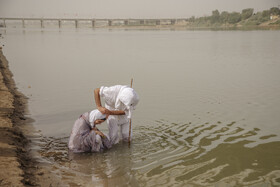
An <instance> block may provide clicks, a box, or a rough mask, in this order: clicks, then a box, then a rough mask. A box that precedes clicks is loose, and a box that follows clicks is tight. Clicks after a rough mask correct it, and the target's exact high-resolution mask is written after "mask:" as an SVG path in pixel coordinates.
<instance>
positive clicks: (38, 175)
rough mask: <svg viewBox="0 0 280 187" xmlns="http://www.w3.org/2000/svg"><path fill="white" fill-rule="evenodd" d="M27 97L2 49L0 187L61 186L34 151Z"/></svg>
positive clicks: (0, 52)
mask: <svg viewBox="0 0 280 187" xmlns="http://www.w3.org/2000/svg"><path fill="white" fill-rule="evenodd" d="M26 110H27V97H25V96H24V95H23V94H22V93H20V92H19V91H17V88H16V85H15V82H14V80H13V74H12V73H11V71H10V70H9V66H8V61H7V59H6V58H5V56H4V55H3V51H2V49H1V48H0V186H60V182H59V180H58V179H56V178H55V176H54V174H52V172H51V171H50V169H49V167H47V166H43V165H42V164H40V163H39V162H37V161H36V159H35V157H34V154H32V153H31V151H30V150H31V149H30V144H31V141H30V140H29V138H27V137H28V136H30V135H31V134H32V129H28V128H30V127H26V126H27V124H28V123H29V124H30V121H32V119H29V118H27V117H25V116H24V114H25V112H26Z"/></svg>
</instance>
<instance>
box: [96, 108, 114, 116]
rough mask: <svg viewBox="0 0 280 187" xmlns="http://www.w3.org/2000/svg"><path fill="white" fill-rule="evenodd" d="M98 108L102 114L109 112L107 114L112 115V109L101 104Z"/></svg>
mask: <svg viewBox="0 0 280 187" xmlns="http://www.w3.org/2000/svg"><path fill="white" fill-rule="evenodd" d="M97 109H98V110H99V111H100V112H101V113H102V114H107V115H110V114H111V111H110V110H108V109H107V108H105V107H102V106H99V107H97Z"/></svg>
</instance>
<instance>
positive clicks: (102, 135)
mask: <svg viewBox="0 0 280 187" xmlns="http://www.w3.org/2000/svg"><path fill="white" fill-rule="evenodd" d="M95 133H96V134H98V135H99V136H101V137H102V138H105V135H104V134H103V133H102V132H101V131H98V130H96V131H95Z"/></svg>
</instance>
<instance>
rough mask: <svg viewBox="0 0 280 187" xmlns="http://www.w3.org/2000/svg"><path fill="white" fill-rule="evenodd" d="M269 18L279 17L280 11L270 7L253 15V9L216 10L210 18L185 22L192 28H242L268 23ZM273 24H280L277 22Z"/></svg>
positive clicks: (191, 19)
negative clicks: (239, 26) (226, 26)
mask: <svg viewBox="0 0 280 187" xmlns="http://www.w3.org/2000/svg"><path fill="white" fill-rule="evenodd" d="M271 16H280V9H279V8H277V7H272V8H270V9H269V10H264V11H262V12H256V13H254V9H253V8H247V9H243V10H242V12H241V13H240V12H227V11H223V12H221V13H220V12H219V11H218V10H214V11H212V15H211V16H204V17H199V18H195V17H194V16H192V17H191V18H189V19H187V21H188V22H189V23H190V24H191V25H193V26H221V25H227V24H230V25H236V24H237V23H238V24H241V25H244V26H254V25H260V24H261V23H263V22H266V21H269V20H270V18H271ZM274 24H280V21H279V20H278V21H277V22H275V23H274Z"/></svg>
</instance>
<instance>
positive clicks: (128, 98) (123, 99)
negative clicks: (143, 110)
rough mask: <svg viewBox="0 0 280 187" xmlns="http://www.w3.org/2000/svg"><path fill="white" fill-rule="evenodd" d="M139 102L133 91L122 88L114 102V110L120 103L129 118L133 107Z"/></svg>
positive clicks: (128, 88)
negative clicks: (124, 107)
mask: <svg viewBox="0 0 280 187" xmlns="http://www.w3.org/2000/svg"><path fill="white" fill-rule="evenodd" d="M138 102H139V96H138V94H137V93H136V92H135V90H134V89H132V88H130V87H124V88H123V89H121V90H120V93H119V95H118V97H117V100H116V105H115V107H116V108H119V107H120V105H121V103H123V104H124V105H125V106H126V109H127V110H128V115H127V117H128V118H131V115H132V110H135V106H136V105H137V104H138Z"/></svg>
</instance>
